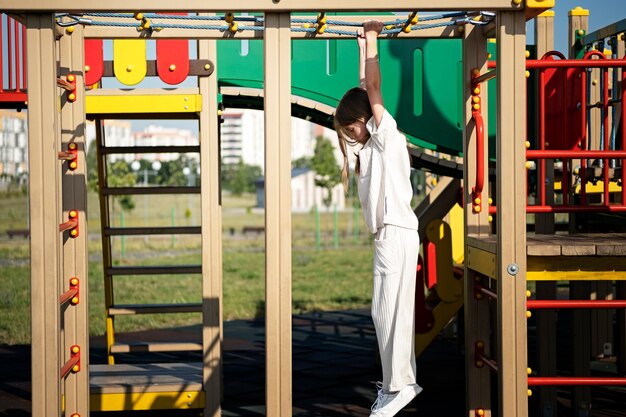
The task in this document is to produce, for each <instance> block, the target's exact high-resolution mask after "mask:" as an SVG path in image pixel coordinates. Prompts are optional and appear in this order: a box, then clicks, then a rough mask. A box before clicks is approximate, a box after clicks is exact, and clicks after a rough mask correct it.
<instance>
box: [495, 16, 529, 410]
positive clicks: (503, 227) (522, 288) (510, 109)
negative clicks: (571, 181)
mask: <svg viewBox="0 0 626 417" xmlns="http://www.w3.org/2000/svg"><path fill="white" fill-rule="evenodd" d="M496 26H497V27H496V34H497V39H498V42H497V63H496V66H497V68H498V78H497V94H496V96H497V97H498V100H497V103H496V114H497V146H496V148H497V154H496V158H497V159H496V161H497V162H496V165H497V168H496V169H497V173H496V178H497V183H496V185H497V187H496V188H497V192H496V194H497V196H498V212H497V215H496V222H497V242H498V243H497V247H498V249H497V254H496V257H497V258H496V259H497V261H496V271H497V275H498V302H497V303H498V321H497V322H498V327H497V329H496V332H497V334H498V339H499V343H498V355H497V357H498V359H499V372H498V388H499V394H500V395H499V396H500V401H499V408H500V410H499V413H498V414H499V415H501V416H511V417H526V416H528V380H527V373H526V370H527V357H526V356H527V339H526V338H527V325H526V320H527V318H526V172H525V168H524V163H525V160H526V147H525V140H526V110H525V109H526V77H525V76H524V71H525V69H526V68H525V51H526V36H525V30H526V21H525V16H524V14H523V13H517V12H500V13H498V14H497V18H496Z"/></svg>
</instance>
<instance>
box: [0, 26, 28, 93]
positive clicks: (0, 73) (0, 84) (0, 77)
mask: <svg viewBox="0 0 626 417" xmlns="http://www.w3.org/2000/svg"><path fill="white" fill-rule="evenodd" d="M3 21H4V19H3V18H2V15H0V51H1V50H2V49H3V47H4V30H3V26H4V23H3ZM24 69H26V68H24ZM24 79H26V77H24ZM3 92H4V54H3V53H2V54H0V93H3Z"/></svg>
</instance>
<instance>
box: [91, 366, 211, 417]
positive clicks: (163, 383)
mask: <svg viewBox="0 0 626 417" xmlns="http://www.w3.org/2000/svg"><path fill="white" fill-rule="evenodd" d="M89 382H90V408H91V411H123V410H155V409H157V410H158V409H160V410H167V409H190V408H202V407H204V392H203V390H202V366H201V363H200V362H191V363H160V364H159V363H157V364H134V365H129V364H123V365H91V366H90V372H89Z"/></svg>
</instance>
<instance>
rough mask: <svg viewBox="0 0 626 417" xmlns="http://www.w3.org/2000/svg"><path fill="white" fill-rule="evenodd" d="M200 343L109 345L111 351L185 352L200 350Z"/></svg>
mask: <svg viewBox="0 0 626 417" xmlns="http://www.w3.org/2000/svg"><path fill="white" fill-rule="evenodd" d="M201 350H202V343H195V342H179V343H169V342H156V343H155V342H151V343H150V342H133V343H115V344H114V345H112V346H111V353H134V352H186V351H201Z"/></svg>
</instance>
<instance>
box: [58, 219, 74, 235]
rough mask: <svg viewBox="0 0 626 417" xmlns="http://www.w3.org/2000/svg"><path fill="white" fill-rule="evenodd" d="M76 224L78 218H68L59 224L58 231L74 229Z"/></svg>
mask: <svg viewBox="0 0 626 417" xmlns="http://www.w3.org/2000/svg"><path fill="white" fill-rule="evenodd" d="M76 226H78V218H75V219H69V220H68V221H66V222H63V223H61V224H59V232H64V231H66V230H70V229H74V228H76Z"/></svg>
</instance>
